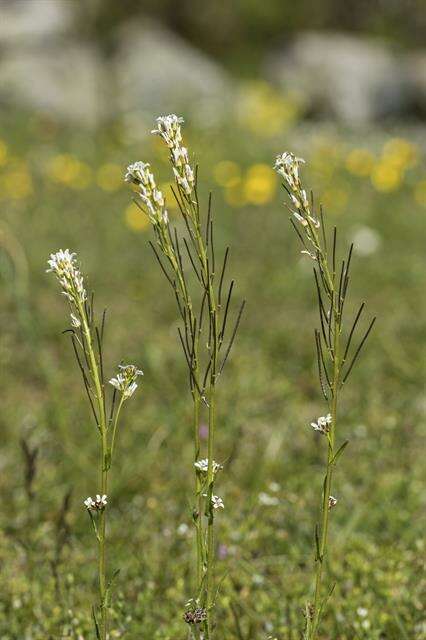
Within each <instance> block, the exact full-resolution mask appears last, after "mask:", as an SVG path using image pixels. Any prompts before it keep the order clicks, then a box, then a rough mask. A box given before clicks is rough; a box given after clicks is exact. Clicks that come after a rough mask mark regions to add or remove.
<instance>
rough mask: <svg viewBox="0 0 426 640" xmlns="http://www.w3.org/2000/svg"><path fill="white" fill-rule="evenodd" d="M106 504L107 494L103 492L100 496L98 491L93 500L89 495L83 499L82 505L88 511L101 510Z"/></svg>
mask: <svg viewBox="0 0 426 640" xmlns="http://www.w3.org/2000/svg"><path fill="white" fill-rule="evenodd" d="M107 504H108V500H107V496H106V495H105V494H104V495H102V496H100V495H99V493H98V494H97V495H96V497H95V500H93V498H91V497H90V496H89V497H88V498H86V500H85V501H84V506H85V507H86V509H88V510H89V511H102V509H105V507H106V506H107Z"/></svg>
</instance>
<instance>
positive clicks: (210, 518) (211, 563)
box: [206, 383, 216, 640]
mask: <svg viewBox="0 0 426 640" xmlns="http://www.w3.org/2000/svg"><path fill="white" fill-rule="evenodd" d="M215 422H216V399H215V385H214V383H213V384H211V385H210V393H209V439H208V459H209V464H208V470H207V508H206V514H207V588H206V591H207V593H206V611H207V625H206V632H207V635H206V640H211V638H212V627H213V624H212V622H213V615H212V613H213V612H212V609H213V605H214V573H215V572H214V568H215V557H214V556H215V548H214V509H213V503H212V497H213V481H214V472H213V451H214V435H215V426H216V425H215Z"/></svg>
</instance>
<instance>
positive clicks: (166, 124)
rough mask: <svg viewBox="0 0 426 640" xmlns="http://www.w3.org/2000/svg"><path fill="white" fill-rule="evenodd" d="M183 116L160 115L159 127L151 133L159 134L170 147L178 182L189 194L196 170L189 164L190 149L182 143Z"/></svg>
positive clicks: (171, 159)
mask: <svg viewBox="0 0 426 640" xmlns="http://www.w3.org/2000/svg"><path fill="white" fill-rule="evenodd" d="M183 122H184V120H183V118H180V117H179V116H177V115H175V114H174V113H172V114H170V115H168V116H159V117H158V118H157V128H156V129H153V130H152V131H151V133H153V134H155V135H159V136H161V137H162V138H163V140H164V142H165V143H166V145H167V146H168V147H169V149H170V161H171V163H172V167H173V173H174V176H175V180H176V183H177V184H178V185H179V186H180V187H181V189H182V190H183V192H184V193H185V194H186V195H187V196H189V195H191V193H192V190H193V188H194V184H195V176H194V171H193V170H192V167H191V165H190V164H189V158H188V149H187V148H186V147H184V146H183V144H182V130H181V126H180V125H181V124H182V123H183Z"/></svg>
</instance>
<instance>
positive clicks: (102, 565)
mask: <svg viewBox="0 0 426 640" xmlns="http://www.w3.org/2000/svg"><path fill="white" fill-rule="evenodd" d="M107 447H108V445H107V439H106V433H105V437H104V436H103V437H102V447H101V461H100V463H101V468H100V471H101V495H103V494H105V495H107V494H108V469H107V468H106V464H105V461H106V454H107ZM106 595H107V593H106V509H102V511H101V512H100V526H99V599H100V610H101V624H100V631H101V640H106V638H107V632H108V613H107V612H108V603H107V601H106V600H107V598H106Z"/></svg>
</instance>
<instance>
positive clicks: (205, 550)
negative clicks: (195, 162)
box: [125, 114, 244, 640]
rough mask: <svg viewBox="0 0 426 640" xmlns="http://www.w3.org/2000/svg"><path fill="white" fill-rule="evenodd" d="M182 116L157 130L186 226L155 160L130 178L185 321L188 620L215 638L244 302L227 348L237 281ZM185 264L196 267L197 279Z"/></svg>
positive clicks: (134, 169)
mask: <svg viewBox="0 0 426 640" xmlns="http://www.w3.org/2000/svg"><path fill="white" fill-rule="evenodd" d="M182 122H183V119H182V118H179V117H177V116H176V115H173V114H172V115H168V116H161V117H159V118H157V127H156V129H154V130H153V131H152V133H153V134H155V135H159V136H160V137H161V138H162V139H163V141H164V142H165V144H166V145H167V147H168V148H169V151H170V163H171V166H172V170H173V174H174V179H175V187H174V189H173V193H174V196H175V198H176V201H177V203H178V206H179V210H180V213H181V216H182V220H183V223H184V233H183V234H180V233H179V232H178V230H177V228H176V227H172V226H171V224H170V221H169V216H168V213H167V209H166V203H165V199H164V197H163V194H162V193H161V191H159V189H158V188H157V186H156V181H155V179H154V176H153V174H152V173H151V170H150V165H149V164H147V163H143V162H136V163H134V164H132V165H130V166H129V167H128V169H127V173H126V175H125V180H126V181H127V182H130V183H131V184H133V185H134V189H135V191H136V194H137V198H136V203H137V204H138V205H139V206H140V208H141V209H142V211H144V212H145V213H146V214H147V215H148V217H149V219H150V221H151V223H152V226H153V229H154V234H155V239H156V245H157V246H155V245H154V244H152V243H150V244H151V247H152V249H153V251H154V253H155V256H156V258H157V260H158V262H159V264H160V267H161V269H162V271H163V273H164V275H165V277H166V279H167V281H168V282H169V284H170V286H171V287H172V290H173V293H174V296H175V299H176V302H177V306H178V311H179V315H180V318H181V321H182V328H179V330H178V332H179V339H180V343H181V346H182V349H183V353H184V356H185V361H186V363H187V366H188V372H189V383H190V390H191V394H192V400H193V432H194V470H195V497H194V509H193V520H194V524H195V530H196V552H197V572H196V597H195V598H193V599H191V601H190V604H189V610H188V611H187V612H186V613H185V620H186V621H187V622H188V624H190V625H192V626H191V629H192V631H193V636H194V637H195V638H197V637H200V633H202V634H203V637H204V639H205V640H211V639H212V637H213V627H214V622H213V609H214V604H215V584H216V583H215V573H214V564H215V539H214V521H215V512H216V511H217V509H220V508H223V502H222V501H221V499H220V498H218V496H215V495H214V491H213V490H214V484H215V480H216V474H217V471H218V466H217V463H215V462H214V449H215V430H216V388H217V383H218V380H219V377H220V374H221V373H222V371H223V368H224V366H225V364H226V361H227V359H228V356H229V353H230V351H231V348H232V345H233V342H234V339H235V336H236V333H237V330H238V326H239V322H240V318H241V314H242V311H243V307H244V303H243V304H242V305H241V307H240V310H239V312H238V314H237V317H236V321H235V324H234V328H233V330H232V332H231V334H230V338H229V340H227V345H226V347H225V332H226V329H227V321H228V317H229V310H230V303H231V298H232V292H233V286H234V283H233V282H231V284H230V286H229V289H228V293H227V296H226V298H225V297H224V296H223V286H224V276H225V270H226V264H227V259H228V249H227V250H226V252H225V256H224V259H223V263H222V266H221V269H220V271H219V274H217V273H216V260H215V247H214V236H213V217H212V209H211V196H210V197H209V201H208V207H207V216H206V221H205V226H204V224H202V220H201V213H200V205H199V199H198V191H197V171H196V170H194V168H193V167H192V166H191V164H190V161H189V156H188V151H187V149H186V147H184V146H183V139H182V130H181V124H182ZM203 227H204V228H203ZM187 266H188V267H189V269H190V271H191V272H192V278H191V281H190V280H189V277H188V273H187V271H188V269H187V268H186V267H187ZM218 276H219V277H218ZM195 288H197V289H198V290H199V291H200V295H199V296H198V297H197V298H199V300H200V302H199V304H198V305H197V307H198V308H197V310H196V309H195V305H194V302H193V300H194V295H193V289H195ZM194 293H195V290H194ZM206 316H207V317H206ZM201 345H203V346H204V345H206V349H205V350H202V349H201V348H200V346H201ZM202 405H204V406H205V407H206V408H207V411H208V416H209V434H208V443H207V458H205V459H203V460H200V456H201V442H200V436H199V427H200V412H201V406H202ZM203 515H204V519H203Z"/></svg>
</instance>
